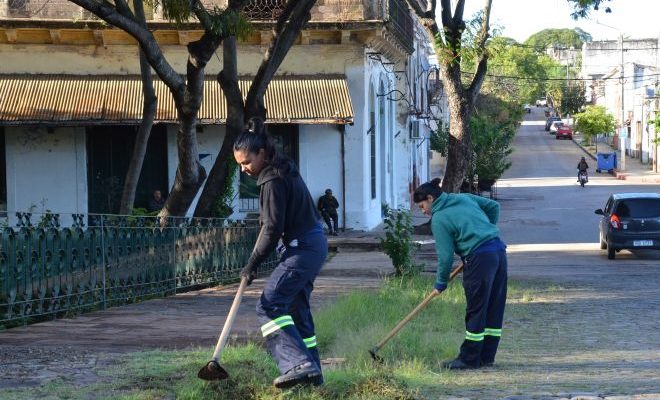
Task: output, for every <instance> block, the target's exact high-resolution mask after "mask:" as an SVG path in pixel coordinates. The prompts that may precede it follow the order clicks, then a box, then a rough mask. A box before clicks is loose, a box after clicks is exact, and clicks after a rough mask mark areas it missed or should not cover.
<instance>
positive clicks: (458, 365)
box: [442, 358, 479, 370]
mask: <svg viewBox="0 0 660 400" xmlns="http://www.w3.org/2000/svg"><path fill="white" fill-rule="evenodd" d="M442 366H443V367H445V368H447V369H452V370H462V369H477V368H479V367H478V366H475V365H470V364H466V363H465V362H463V360H461V359H460V358H457V359H455V360H454V361H449V362H446V363H444V364H442Z"/></svg>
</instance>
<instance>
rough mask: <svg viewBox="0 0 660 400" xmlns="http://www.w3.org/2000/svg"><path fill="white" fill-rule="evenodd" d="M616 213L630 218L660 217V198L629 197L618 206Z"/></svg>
mask: <svg viewBox="0 0 660 400" xmlns="http://www.w3.org/2000/svg"><path fill="white" fill-rule="evenodd" d="M615 214H616V215H618V216H619V217H624V218H625V217H628V218H657V217H660V199H628V200H623V201H621V202H620V203H619V205H617V207H616V212H615Z"/></svg>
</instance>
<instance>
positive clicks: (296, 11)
mask: <svg viewBox="0 0 660 400" xmlns="http://www.w3.org/2000/svg"><path fill="white" fill-rule="evenodd" d="M315 3H316V1H315V0H289V1H288V2H287V3H286V6H285V8H284V10H283V11H282V14H281V15H280V17H279V18H278V21H277V24H276V26H275V28H274V29H273V39H272V41H271V43H270V47H269V48H268V50H267V51H266V53H265V55H264V58H263V60H262V62H261V65H260V66H259V69H258V70H257V73H256V75H255V77H254V80H253V81H252V85H251V86H250V89H249V90H248V93H247V96H246V100H245V103H243V98H242V95H241V93H240V91H239V89H238V75H237V66H236V58H237V56H236V45H235V43H229V42H227V43H225V46H224V47H223V63H224V64H223V71H222V72H221V73H220V74H219V75H218V82H219V83H220V85H221V86H222V90H223V91H224V93H225V96H226V99H227V128H226V133H225V138H224V140H223V142H222V148H221V149H220V152H219V153H218V155H217V157H216V159H215V163H214V164H213V168H212V169H211V172H210V173H209V178H208V180H207V181H206V184H205V186H204V190H203V191H202V195H201V196H200V198H199V201H198V202H197V207H196V208H195V216H196V217H208V216H209V215H210V213H211V207H212V205H213V202H214V201H215V199H216V198H217V197H218V196H219V195H220V194H221V193H222V190H224V188H225V183H226V182H227V179H230V177H229V176H227V173H228V171H229V168H228V157H233V151H232V150H233V145H234V139H235V138H236V136H237V135H238V134H239V133H240V132H241V131H242V130H243V127H244V123H245V122H246V120H248V119H249V118H251V117H254V116H259V117H261V118H264V119H265V118H266V109H265V108H264V102H263V98H264V94H265V93H266V89H267V88H268V85H269V84H270V82H271V80H272V79H273V76H274V74H275V72H276V71H277V69H278V68H279V66H280V65H281V64H282V61H283V60H284V57H286V55H287V53H288V51H289V49H290V48H291V46H292V45H293V43H294V42H295V40H296V39H297V37H298V34H299V33H300V30H301V29H302V28H303V26H305V24H306V23H307V21H309V19H310V18H311V15H310V10H311V9H312V7H313V6H314V4H315ZM225 40H228V39H225Z"/></svg>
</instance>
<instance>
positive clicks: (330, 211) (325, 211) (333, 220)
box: [318, 189, 339, 236]
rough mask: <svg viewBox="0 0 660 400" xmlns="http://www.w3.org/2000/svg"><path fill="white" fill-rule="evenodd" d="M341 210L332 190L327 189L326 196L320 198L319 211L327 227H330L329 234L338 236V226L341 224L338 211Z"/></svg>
mask: <svg viewBox="0 0 660 400" xmlns="http://www.w3.org/2000/svg"><path fill="white" fill-rule="evenodd" d="M338 208H339V202H338V201H337V199H336V198H335V196H333V195H332V189H325V194H324V195H323V196H321V197H319V201H318V209H319V211H320V212H321V216H322V217H323V219H324V220H325V223H326V225H328V234H329V235H333V236H337V235H338V234H339V233H338V232H339V230H338V228H337V225H338V223H339V215H338V214H337V209H338Z"/></svg>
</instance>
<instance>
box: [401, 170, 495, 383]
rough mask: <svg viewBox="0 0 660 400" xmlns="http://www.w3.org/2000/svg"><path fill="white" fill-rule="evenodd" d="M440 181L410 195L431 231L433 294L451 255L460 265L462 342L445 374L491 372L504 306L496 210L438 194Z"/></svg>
mask: <svg viewBox="0 0 660 400" xmlns="http://www.w3.org/2000/svg"><path fill="white" fill-rule="evenodd" d="M439 184H440V179H434V180H432V181H430V182H427V183H424V184H422V185H420V186H419V187H418V188H417V189H415V192H414V194H413V198H414V201H415V203H416V204H417V205H418V206H419V208H421V210H422V211H423V212H424V214H427V215H431V230H432V232H433V237H434V239H435V249H436V253H437V256H438V270H437V274H436V281H435V291H436V292H437V293H438V294H439V293H441V292H442V291H444V290H445V289H446V288H447V283H448V279H449V273H450V270H451V267H452V264H453V259H454V253H457V254H458V255H459V256H460V257H461V258H462V259H463V262H464V267H463V289H464V290H465V298H466V302H467V306H466V311H465V339H464V341H463V344H462V345H461V348H460V352H459V354H458V357H456V359H455V360H453V361H451V362H447V363H445V364H444V367H446V368H449V369H456V370H461V369H475V368H479V367H487V366H492V365H493V363H494V362H495V354H496V353H497V347H498V345H499V342H500V337H501V335H502V321H503V318H504V306H505V303H506V289H507V257H506V245H505V244H504V243H503V242H502V241H501V240H500V238H499V229H498V228H497V226H496V223H497V220H498V218H499V209H500V207H499V204H498V203H497V202H495V201H493V200H489V199H486V198H484V197H480V196H476V195H473V194H469V193H460V194H456V193H444V192H443V191H442V190H441V189H440V185H439Z"/></svg>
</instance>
